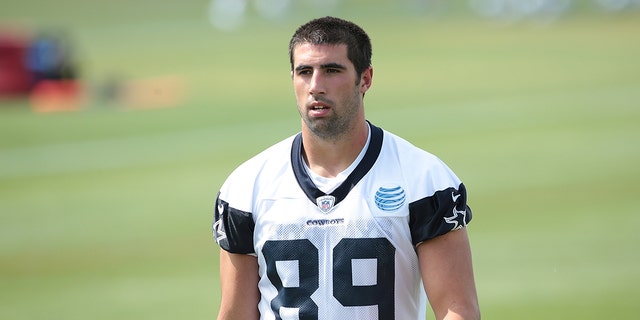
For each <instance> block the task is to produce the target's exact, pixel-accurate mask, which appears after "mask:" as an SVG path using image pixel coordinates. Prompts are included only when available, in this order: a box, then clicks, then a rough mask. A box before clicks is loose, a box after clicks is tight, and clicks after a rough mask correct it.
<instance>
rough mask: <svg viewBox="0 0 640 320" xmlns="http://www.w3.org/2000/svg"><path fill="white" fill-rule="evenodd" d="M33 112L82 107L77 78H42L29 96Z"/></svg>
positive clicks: (80, 91) (81, 96)
mask: <svg viewBox="0 0 640 320" xmlns="http://www.w3.org/2000/svg"><path fill="white" fill-rule="evenodd" d="M29 100H30V101H31V107H32V108H33V111H35V112H57V111H75V110H80V109H82V103H83V95H82V85H81V83H80V82H79V81H77V80H42V81H40V82H38V84H36V86H35V87H34V88H33V90H32V91H31V95H30V96H29Z"/></svg>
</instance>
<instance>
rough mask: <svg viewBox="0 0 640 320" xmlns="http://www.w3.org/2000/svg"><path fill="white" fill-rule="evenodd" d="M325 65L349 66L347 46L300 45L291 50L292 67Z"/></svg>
mask: <svg viewBox="0 0 640 320" xmlns="http://www.w3.org/2000/svg"><path fill="white" fill-rule="evenodd" d="M325 63H340V64H344V65H351V62H350V61H349V57H348V56H347V45H346V44H311V43H301V44H299V45H297V46H296V47H295V48H294V49H293V64H294V66H298V65H302V64H304V65H316V64H325Z"/></svg>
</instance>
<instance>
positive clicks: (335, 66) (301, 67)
mask: <svg viewBox="0 0 640 320" xmlns="http://www.w3.org/2000/svg"><path fill="white" fill-rule="evenodd" d="M309 68H313V66H310V65H306V64H302V65H299V66H297V67H296V69H295V70H296V71H300V70H305V69H309ZM320 69H340V70H346V69H347V67H345V66H344V65H341V64H339V63H335V62H330V63H325V64H321V65H320Z"/></svg>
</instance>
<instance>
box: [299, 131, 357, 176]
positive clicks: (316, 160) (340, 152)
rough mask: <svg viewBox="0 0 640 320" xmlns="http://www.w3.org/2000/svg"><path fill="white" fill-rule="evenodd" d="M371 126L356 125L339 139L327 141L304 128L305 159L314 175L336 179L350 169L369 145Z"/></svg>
mask: <svg viewBox="0 0 640 320" xmlns="http://www.w3.org/2000/svg"><path fill="white" fill-rule="evenodd" d="M368 135H369V124H368V123H367V122H365V121H363V122H361V123H360V124H358V125H356V126H355V127H354V128H353V129H352V130H351V131H350V132H348V133H346V134H344V135H343V137H341V138H339V139H332V140H325V139H322V138H320V137H318V136H316V135H313V134H312V133H311V132H309V130H305V127H304V126H303V130H302V140H303V142H304V150H303V157H304V159H305V161H306V163H307V165H308V166H309V168H310V169H311V171H313V172H314V173H316V174H318V175H320V176H322V177H326V178H333V177H336V176H337V175H338V174H339V173H340V172H342V171H344V170H345V169H346V168H347V167H349V166H350V165H351V164H352V163H353V161H355V159H356V158H357V157H358V154H360V152H361V151H362V148H364V146H365V144H366V143H367V137H368Z"/></svg>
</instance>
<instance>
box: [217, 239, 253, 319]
mask: <svg viewBox="0 0 640 320" xmlns="http://www.w3.org/2000/svg"><path fill="white" fill-rule="evenodd" d="M258 280H259V277H258V259H257V258H256V257H255V256H251V255H247V254H236V253H229V252H227V251H225V250H222V249H221V250H220V287H221V291H222V299H221V302H220V312H219V313H218V319H225V320H235V319H238V320H245V319H258V318H259V317H260V314H259V312H258V302H259V300H260V292H259V291H258Z"/></svg>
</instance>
